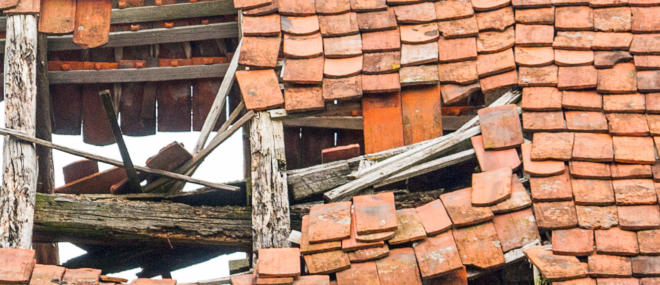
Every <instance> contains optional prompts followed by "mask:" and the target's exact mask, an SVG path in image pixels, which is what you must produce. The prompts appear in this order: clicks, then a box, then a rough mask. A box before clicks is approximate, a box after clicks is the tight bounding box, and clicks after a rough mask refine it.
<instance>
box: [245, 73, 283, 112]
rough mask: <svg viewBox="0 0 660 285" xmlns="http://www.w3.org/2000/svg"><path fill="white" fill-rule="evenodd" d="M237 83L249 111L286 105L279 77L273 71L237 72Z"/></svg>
mask: <svg viewBox="0 0 660 285" xmlns="http://www.w3.org/2000/svg"><path fill="white" fill-rule="evenodd" d="M236 81H237V82H238V86H239V87H240V89H241V95H242V96H243V101H244V102H245V108H246V109H248V110H266V109H270V108H276V107H280V106H282V105H283V104H284V97H283V95H282V90H280V86H279V83H278V80H277V75H275V71H274V70H272V69H267V70H239V71H236Z"/></svg>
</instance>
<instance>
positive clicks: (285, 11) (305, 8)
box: [278, 0, 316, 16]
mask: <svg viewBox="0 0 660 285" xmlns="http://www.w3.org/2000/svg"><path fill="white" fill-rule="evenodd" d="M278 3H279V7H278V11H279V13H280V15H289V16H311V15H314V14H316V5H315V4H314V1H312V0H279V1H278Z"/></svg>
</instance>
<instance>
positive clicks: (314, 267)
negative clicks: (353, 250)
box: [304, 250, 351, 274]
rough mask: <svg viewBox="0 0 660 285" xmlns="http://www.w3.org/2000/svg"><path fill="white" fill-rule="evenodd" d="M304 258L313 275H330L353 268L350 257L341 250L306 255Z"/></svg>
mask: <svg viewBox="0 0 660 285" xmlns="http://www.w3.org/2000/svg"><path fill="white" fill-rule="evenodd" d="M304 258H305V264H307V269H308V270H309V273H311V274H330V273H335V272H339V271H342V270H345V269H348V268H350V267H351V261H350V260H349V259H348V255H346V253H345V252H343V251H341V250H335V251H328V252H323V253H315V254H311V255H305V256H304Z"/></svg>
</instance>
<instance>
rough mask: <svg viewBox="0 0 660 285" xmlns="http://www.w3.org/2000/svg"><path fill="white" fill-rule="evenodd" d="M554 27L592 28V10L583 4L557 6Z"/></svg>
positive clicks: (562, 28)
mask: <svg viewBox="0 0 660 285" xmlns="http://www.w3.org/2000/svg"><path fill="white" fill-rule="evenodd" d="M555 28H556V29H557V30H559V31H585V30H586V31H591V30H593V28H594V17H593V10H592V9H591V8H589V7H584V6H569V7H557V9H556V10H555Z"/></svg>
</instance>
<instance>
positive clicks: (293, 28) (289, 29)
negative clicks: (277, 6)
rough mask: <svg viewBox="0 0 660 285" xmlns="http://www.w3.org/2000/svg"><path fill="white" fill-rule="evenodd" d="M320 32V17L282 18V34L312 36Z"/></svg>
mask: <svg viewBox="0 0 660 285" xmlns="http://www.w3.org/2000/svg"><path fill="white" fill-rule="evenodd" d="M318 31H319V17H318V16H316V15H313V16H304V17H294V16H282V32H284V33H287V34H292V35H301V36H302V35H311V34H314V33H316V32H318Z"/></svg>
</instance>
